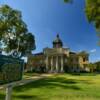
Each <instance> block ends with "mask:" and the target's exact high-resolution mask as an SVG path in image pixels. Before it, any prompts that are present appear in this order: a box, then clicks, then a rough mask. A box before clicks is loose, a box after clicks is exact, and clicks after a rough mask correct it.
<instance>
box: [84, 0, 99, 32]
mask: <svg viewBox="0 0 100 100" xmlns="http://www.w3.org/2000/svg"><path fill="white" fill-rule="evenodd" d="M85 9H86V15H87V18H88V21H89V22H92V23H93V24H94V25H95V27H96V30H97V31H98V32H100V0H86V8H85Z"/></svg>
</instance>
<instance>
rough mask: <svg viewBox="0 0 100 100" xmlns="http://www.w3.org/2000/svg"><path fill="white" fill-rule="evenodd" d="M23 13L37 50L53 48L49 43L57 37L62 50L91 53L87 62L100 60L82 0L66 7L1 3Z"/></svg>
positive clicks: (35, 0)
mask: <svg viewBox="0 0 100 100" xmlns="http://www.w3.org/2000/svg"><path fill="white" fill-rule="evenodd" d="M0 3H1V4H8V5H10V6H11V7H12V8H14V9H17V10H20V11H21V12H22V16H23V17H22V18H23V20H24V21H25V23H26V24H27V26H28V29H29V31H30V32H32V33H33V34H34V35H35V40H36V47H37V48H36V50H35V51H33V53H36V52H40V51H42V50H43V48H45V47H52V41H53V40H54V38H55V37H56V34H57V33H59V35H60V37H61V39H62V41H63V43H64V47H69V48H70V49H71V50H72V51H76V52H78V51H81V50H86V51H87V52H90V61H92V62H94V61H98V60H100V56H99V54H100V53H99V52H100V47H99V46H98V45H97V43H98V37H97V35H96V31H95V28H94V26H93V25H92V24H89V23H88V21H87V19H86V16H85V13H84V6H85V0H74V2H73V4H65V3H64V2H63V0H1V1H0Z"/></svg>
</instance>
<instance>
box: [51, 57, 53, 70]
mask: <svg viewBox="0 0 100 100" xmlns="http://www.w3.org/2000/svg"><path fill="white" fill-rule="evenodd" d="M51 72H53V56H52V57H51Z"/></svg>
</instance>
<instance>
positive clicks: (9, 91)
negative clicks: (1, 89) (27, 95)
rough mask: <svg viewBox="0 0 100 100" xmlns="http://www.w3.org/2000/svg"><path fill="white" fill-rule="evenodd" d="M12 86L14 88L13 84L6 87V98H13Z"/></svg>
mask: <svg viewBox="0 0 100 100" xmlns="http://www.w3.org/2000/svg"><path fill="white" fill-rule="evenodd" d="M12 88H13V87H12V85H9V86H8V87H7V88H6V98H5V100H11V95H12Z"/></svg>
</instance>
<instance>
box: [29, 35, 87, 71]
mask: <svg viewBox="0 0 100 100" xmlns="http://www.w3.org/2000/svg"><path fill="white" fill-rule="evenodd" d="M52 44H53V47H52V48H44V49H43V52H41V53H37V54H34V55H31V56H30V57H29V62H28V63H29V64H30V63H31V68H32V69H34V68H35V69H37V68H44V69H45V71H46V72H65V71H66V72H80V71H85V70H87V64H88V63H89V59H88V58H89V55H88V53H86V52H85V51H82V52H72V51H71V50H70V48H64V47H63V42H62V40H61V39H60V37H59V35H58V34H57V36H56V39H55V40H54V41H53V42H52ZM29 64H28V67H29V66H30V65H29ZM29 68H30V67H29Z"/></svg>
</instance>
